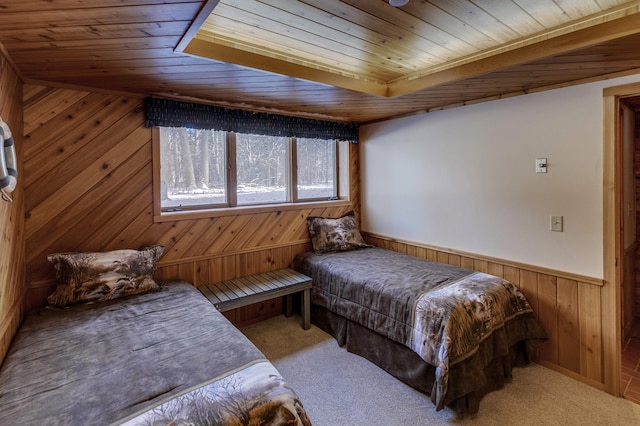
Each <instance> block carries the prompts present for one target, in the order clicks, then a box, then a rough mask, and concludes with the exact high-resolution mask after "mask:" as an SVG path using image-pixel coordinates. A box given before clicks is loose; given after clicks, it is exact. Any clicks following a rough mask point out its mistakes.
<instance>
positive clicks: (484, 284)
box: [294, 213, 547, 413]
mask: <svg viewBox="0 0 640 426" xmlns="http://www.w3.org/2000/svg"><path fill="white" fill-rule="evenodd" d="M308 222H309V233H310V235H311V240H312V243H313V248H314V251H313V252H305V253H302V254H299V255H298V256H297V257H296V258H295V260H294V268H295V269H297V270H298V271H300V272H302V273H303V274H305V275H308V276H310V277H312V279H313V287H312V292H311V303H312V308H311V320H312V322H313V323H314V324H316V325H317V326H319V327H320V328H322V329H323V330H325V331H326V332H328V333H329V334H331V335H332V336H333V337H335V338H336V340H337V341H338V343H339V344H341V345H346V348H347V350H349V351H351V352H354V353H356V354H358V355H361V356H363V357H365V358H367V359H369V360H370V361H372V362H374V363H375V364H377V365H378V366H380V367H382V368H383V369H385V370H386V371H388V372H389V373H391V374H393V375H394V376H396V377H397V378H399V379H400V380H402V381H404V382H406V383H407V384H409V385H411V386H413V387H415V388H417V389H419V390H421V391H423V392H425V393H427V394H430V396H431V400H432V401H433V403H434V404H435V406H436V409H437V410H441V409H443V408H444V407H445V406H449V407H451V408H452V409H454V410H455V411H457V412H459V413H475V412H477V411H478V407H479V402H480V399H481V398H482V396H483V395H484V394H486V393H487V392H488V391H490V390H493V389H496V388H500V387H502V386H503V384H504V381H505V379H506V378H508V377H510V375H511V371H512V367H513V366H514V365H522V364H524V363H526V362H528V361H529V359H530V357H531V356H532V352H533V350H534V349H535V347H536V346H537V345H539V344H540V343H542V342H544V341H545V340H546V339H547V334H546V333H545V331H544V330H543V329H542V327H541V325H540V323H539V322H538V320H537V319H536V317H535V315H534V313H533V310H532V309H531V306H530V305H529V303H528V302H527V300H526V298H525V297H524V295H523V294H522V293H521V292H520V291H519V290H518V288H516V287H515V286H514V285H513V284H512V283H510V282H508V281H506V280H504V279H502V278H499V277H495V276H492V275H488V274H484V273H480V272H476V271H472V270H469V269H464V268H460V267H456V266H452V265H446V264H442V263H437V262H431V261H428V260H425V259H420V258H417V257H413V256H408V255H405V254H401V253H397V252H394V251H391V250H386V249H381V248H376V247H371V246H369V245H368V244H366V242H365V241H364V239H362V236H361V235H360V233H359V231H358V229H357V226H356V222H355V218H354V216H353V214H352V213H350V214H347V215H345V216H343V217H342V218H338V219H328V218H318V217H316V218H314V217H312V218H309V220H308Z"/></svg>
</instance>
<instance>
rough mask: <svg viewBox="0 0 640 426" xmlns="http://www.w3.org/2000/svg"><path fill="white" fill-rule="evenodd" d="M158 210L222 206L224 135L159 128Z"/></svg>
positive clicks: (180, 128)
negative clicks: (159, 207) (159, 200)
mask: <svg viewBox="0 0 640 426" xmlns="http://www.w3.org/2000/svg"><path fill="white" fill-rule="evenodd" d="M160 156H161V165H160V176H161V181H160V189H161V199H162V202H161V206H162V208H178V207H183V206H194V205H201V204H204V205H220V204H224V203H226V200H227V197H226V189H225V182H226V176H225V165H226V135H225V132H220V131H214V130H202V129H188V128H186V127H161V128H160Z"/></svg>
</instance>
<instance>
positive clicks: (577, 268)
mask: <svg viewBox="0 0 640 426" xmlns="http://www.w3.org/2000/svg"><path fill="white" fill-rule="evenodd" d="M635 81H640V75H636V76H631V77H624V78H618V79H614V80H608V81H604V82H597V83H589V84H584V85H580V86H573V87H568V88H562V89H556V90H552V91H546V92H541V93H535V94H530V95H524V96H518V97H513V98H508V99H502V100H497V101H491V102H485V103H481V104H476V105H471V106H465V107H459V108H454V109H450V110H444V111H438V112H433V113H428V114H422V115H417V116H413V117H406V118H401V119H396V120H390V121H386V122H381V123H375V124H369V125H365V126H363V127H362V128H361V133H360V140H361V143H360V145H359V146H360V159H361V173H362V176H361V178H362V179H361V184H362V229H363V230H365V231H369V232H372V233H375V234H379V235H384V236H388V237H392V238H398V239H402V240H407V241H413V242H419V243H424V244H430V245H434V246H439V247H443V248H451V249H455V250H459V251H465V252H470V253H475V254H481V255H485V256H491V257H496V258H500V259H505V260H511V261H515V262H521V263H525V264H530V265H535V266H540V267H547V268H552V269H556V270H560V271H565V272H571V273H576V274H582V275H587V276H591V277H594V278H602V277H603V243H602V234H603V216H602V207H603V204H602V141H603V136H602V134H603V126H602V124H603V113H602V111H603V102H602V88H604V87H611V86H617V85H622V84H627V83H631V82H635ZM538 157H545V158H547V159H548V173H546V174H536V173H535V159H536V158H538ZM550 215H562V216H564V232H551V231H550V230H549V226H550V218H549V217H550Z"/></svg>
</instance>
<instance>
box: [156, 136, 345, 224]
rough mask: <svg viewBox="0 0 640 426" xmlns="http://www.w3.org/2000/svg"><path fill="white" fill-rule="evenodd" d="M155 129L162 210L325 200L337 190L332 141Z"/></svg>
mask: <svg viewBox="0 0 640 426" xmlns="http://www.w3.org/2000/svg"><path fill="white" fill-rule="evenodd" d="M155 129H157V131H154V149H156V150H157V152H158V154H157V155H156V154H154V159H155V161H157V162H158V163H159V165H160V167H159V172H158V173H157V174H156V176H159V184H158V187H159V194H160V197H159V198H160V211H161V214H170V213H172V212H185V211H194V210H204V209H217V208H233V207H251V206H264V205H272V204H285V203H292V204H293V203H300V202H311V201H326V200H335V199H337V197H338V195H339V194H338V176H339V170H338V145H339V143H338V142H336V141H334V140H325V139H312V138H288V137H278V136H262V135H252V134H243V133H233V132H223V131H216V130H203V129H190V128H184V127H157V128H155ZM155 139H157V140H155ZM344 144H347V142H344ZM156 180H157V178H156ZM343 195H344V194H343Z"/></svg>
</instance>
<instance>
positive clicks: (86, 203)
mask: <svg viewBox="0 0 640 426" xmlns="http://www.w3.org/2000/svg"><path fill="white" fill-rule="evenodd" d="M144 118H145V117H144V111H143V99H142V98H139V97H135V96H124V95H117V94H103V93H91V92H83V91H79V90H67V89H61V88H52V87H45V86H36V85H29V84H27V85H25V90H24V133H25V136H26V144H25V155H24V157H25V185H26V187H25V205H26V248H27V259H26V260H27V283H28V285H29V306H38V305H42V304H43V303H44V302H45V300H46V296H47V295H48V294H50V293H51V292H52V290H53V286H54V285H55V276H54V271H53V268H52V267H51V264H50V263H49V262H48V261H47V255H48V254H50V253H55V252H65V251H104V250H114V249H121V248H139V247H142V246H144V245H147V244H162V245H164V246H165V251H164V254H163V256H162V257H161V259H160V262H159V266H158V270H157V273H156V278H158V279H169V278H182V279H185V280H188V281H190V282H192V283H194V284H195V285H196V286H200V285H203V284H207V283H209V282H212V281H218V280H223V279H230V278H235V277H241V276H246V275H249V274H253V273H259V272H265V271H269V270H274V269H278V268H283V267H287V266H288V265H289V264H290V262H291V261H292V260H293V257H294V256H295V254H296V253H298V252H299V251H302V250H305V249H307V248H308V247H309V246H308V244H309V237H308V233H307V225H306V218H307V216H309V215H327V216H339V215H342V214H344V213H346V212H347V211H349V210H352V209H353V210H357V207H358V206H359V199H358V194H359V192H358V191H359V184H358V173H359V172H358V158H357V146H356V145H354V144H351V145H350V148H349V149H350V151H351V152H350V158H351V162H350V165H349V167H350V176H351V178H350V180H351V186H350V191H351V193H350V195H351V198H350V200H351V201H350V202H338V203H333V204H327V203H324V204H317V205H315V204H314V205H306V206H301V207H300V208H299V209H296V210H275V209H274V210H271V211H267V212H265V211H264V209H263V210H261V212H260V213H254V214H251V213H248V214H247V213H243V214H241V215H229V216H220V217H214V218H201V219H192V220H176V221H170V222H161V223H154V221H153V203H152V201H153V199H152V163H151V162H152V155H151V129H149V128H145V127H144ZM274 308H276V309H277V308H278V304H277V303H275V304H274V303H267V304H263V305H262V306H259V307H257V308H256V309H257V311H258V312H254V313H255V314H256V315H262V314H264V311H265V310H269V309H274ZM230 315H231V316H233V315H236V314H233V313H232V314H230ZM237 315H238V316H239V317H238V318H235V319H236V322H237V323H238V322H240V323H242V322H243V321H246V320H247V318H248V316H250V315H249V314H248V313H247V312H246V311H245V312H240V313H239V314H237Z"/></svg>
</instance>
